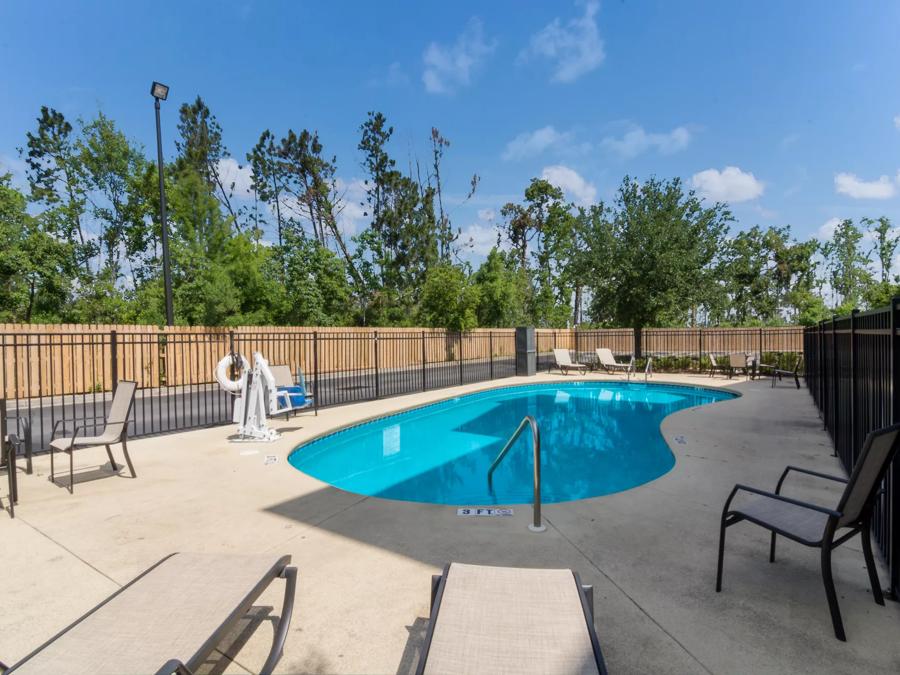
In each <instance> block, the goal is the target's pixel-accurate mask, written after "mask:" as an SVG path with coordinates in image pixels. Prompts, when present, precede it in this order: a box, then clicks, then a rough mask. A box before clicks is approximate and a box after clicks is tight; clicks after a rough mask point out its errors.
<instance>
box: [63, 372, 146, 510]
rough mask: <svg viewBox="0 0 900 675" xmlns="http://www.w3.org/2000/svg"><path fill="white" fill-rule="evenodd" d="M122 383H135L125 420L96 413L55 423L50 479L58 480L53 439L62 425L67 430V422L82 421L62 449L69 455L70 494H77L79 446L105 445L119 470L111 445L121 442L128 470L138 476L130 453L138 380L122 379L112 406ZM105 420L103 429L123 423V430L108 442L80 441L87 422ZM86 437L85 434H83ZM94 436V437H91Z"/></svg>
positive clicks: (116, 468)
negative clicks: (76, 459)
mask: <svg viewBox="0 0 900 675" xmlns="http://www.w3.org/2000/svg"><path fill="white" fill-rule="evenodd" d="M122 385H134V389H133V390H132V392H131V399H130V400H129V402H128V407H127V409H126V411H125V418H124V419H123V420H118V419H116V420H110V419H108V417H107V416H106V415H94V416H92V417H83V418H80V419H78V420H57V421H56V423H55V424H54V425H53V431H52V433H51V435H50V481H51V482H53V483H55V482H56V467H55V465H54V455H55V448H54V446H53V441H54V440H55V439H56V432H57V429H58V428H59V426H60V425H62V427H63V429H64V430H65V425H66V424H71V423H74V422H80V424H77V425H76V426H75V428H74V430H73V432H72V436H71V437H70V438H69V440H70V442H69V447H68V448H66V449H64V450H62V452H65V453H68V455H69V494H75V450H76V449H78V448H79V447H81V448H93V447H96V446H98V445H103V446H105V447H106V455H107V457H109V463H110V465H111V466H112V470H113V471H118V470H119V465H118V464H116V460H115V458H114V457H113V454H112V448H111V447H110V446H111V445H113V444H114V443H119V444H121V446H122V454H124V455H125V462H126V463H127V464H128V470H129V471H130V472H131V477H132V478H137V473H135V470H134V464H133V463H132V461H131V456H130V455H129V454H128V423H129V419H130V417H131V410H132V408H133V407H134V399H135V396H136V394H137V382H135V381H133V380H120V381H119V383H118V386H117V388H116V393H115V394H113V402H112V404H111V406H110V408H112V407H113V406H115V401H116V396H117V395H119V391H121V387H122ZM101 419H102V420H104V427H103V431H104V433H105V432H106V428H107V427H108V426H109V425H111V424H121V425H122V431H121V432H120V433H119V434H118V435H117V436H115V437H113V438H111V439H110V440H109V441H108V442H106V443H84V442H82V443H78V435H79V434H80V433H81V432H82V431H84V429H85V428H87V427H88V426H90V425H88V424H86V422H96V421H97V420H101ZM103 435H104V434H103V433H101V434H100V436H99V437H102V436H103ZM82 438H84V436H82ZM90 438H94V437H90Z"/></svg>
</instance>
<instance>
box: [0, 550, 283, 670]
mask: <svg viewBox="0 0 900 675" xmlns="http://www.w3.org/2000/svg"><path fill="white" fill-rule="evenodd" d="M176 555H178V553H170V554H169V555H167V556H166V557H165V558H163V559H162V560H160V561H159V562H158V563H155V564H154V565H151V566H150V567H149V568H147V569H146V570H144V571H143V572H141V573H140V574H139V575H138V576H137V577H135V578H134V579H132V580H131V581H130V582H128V583H127V584H125V585H124V586H122V588H120V589H119V590H117V591H116V592H115V593H113V594H112V595H110V596H109V597H108V598H106V599H105V600H103V602H101V603H100V604H98V605H97V606H96V607H94V608H93V609H91V610H90V611H88V612H87V613H85V614H83V615H82V616H81V617H79V618H78V619H76V620H75V621H73V622H72V623H71V624H69V625H68V626H66V627H65V628H63V629H62V630H61V631H60V632H59V633H57V634H56V635H54V636H53V637H52V638H50V639H49V640H47V641H46V642H45V643H44V644H42V645H41V646H40V647H38V648H37V649H35V650H34V651H32V652H31V653H30V654H28V655H27V656H26V657H24V658H23V659H21V660H20V661H19V662H18V663H15V664H14V665H13V666H12V667H7V666H6V665H5V664H3V663H2V662H0V673H2V675H7V674H8V673H15V671H16V670H17V669H18V668H19V667H20V666H23V665H26V666H27V662H28V661H29V659H31V658H32V657H34V656H36V655H37V654H39V653H40V652H41V651H43V650H44V649H46V648H47V647H48V646H50V645H51V644H53V643H54V642H56V641H57V640H59V639H60V638H62V637H64V636H65V635H66V633H68V632H69V631H70V630H72V629H73V628H75V627H76V626H77V625H78V624H80V623H81V622H83V621H84V620H86V619H87V618H88V617H90V616H91V615H93V614H95V613H96V612H101V611H103V607H104V606H105V605H106V604H107V603H109V602H110V601H111V600H113V599H114V598H115V597H116V596H118V595H120V594H122V593H124V592H125V591H127V590H128V589H130V588H131V587H132V586H135V585H136V584H140V582H141V580H142V579H143V578H144V577H146V576H147V575H148V574H150V573H151V572H152V571H153V570H155V569H156V568H157V567H159V566H160V565H162V564H163V563H165V562H166V561H167V560H169V559H170V558H172V557H173V556H176ZM290 562H291V556H290V555H284V556H281V558H279V559H278V561H277V562H276V564H275V565H274V566H273V567H272V568H271V570H270V571H269V572H268V574H266V575H265V576H263V577H262V579H260V581H259V582H258V583H257V584H256V586H254V587H253V588H252V589H250V591H249V592H248V593H247V595H246V596H245V597H244V599H243V601H242V602H241V603H240V604H239V606H238V607H237V608H236V609H235V610H234V611H233V612H232V613H231V614H229V616H228V617H226V619H225V620H224V621H223V622H222V623H221V624H220V625H219V627H218V628H217V629H216V630H215V631H214V632H213V634H212V635H210V636H209V638H208V639H207V640H206V641H205V642H204V643H203V644H202V645H200V647H199V649H198V650H197V651H196V653H195V654H194V655H193V657H192V658H191V659H189V660H188V662H187V663H184V662H182V661H180V660H179V659H169V660H168V661H166V662H165V663H164V664H163V665H162V667H160V668H159V670H157V671H155V673H156V675H172V674H173V673H176V674H177V675H193V673H194V671H195V670H197V669H198V668H199V667H200V666H201V665H202V664H203V662H204V660H205V659H206V658H207V657H208V656H209V655H210V654H211V653H212V651H213V650H214V649H215V648H216V647H217V646H218V645H219V643H220V642H221V641H222V640H223V639H224V638H225V636H226V635H227V634H228V633H229V631H230V630H231V629H232V628H233V627H234V626H235V624H237V623H238V622H239V621H240V620H241V619H242V618H243V617H244V616H245V615H246V614H247V612H248V611H249V610H250V608H251V607H252V606H253V603H254V602H255V601H256V599H257V598H259V596H260V595H262V593H263V591H265V590H266V589H267V588H268V587H269V586H270V585H271V583H272V582H273V581H275V579H284V580H285V587H284V600H283V602H282V607H281V615H280V616H279V619H278V624H277V625H276V626H275V634H274V638H273V640H272V647H271V649H270V650H269V655H268V656H267V658H266V662H265V663H264V664H263V667H262V668H261V669H260V671H259V672H260V675H269V674H270V673H271V672H272V671H273V670H274V668H275V666H276V664H277V663H278V661H279V660H280V659H281V657H282V655H283V653H284V644H285V642H286V640H287V636H288V631H289V630H290V627H291V616H292V615H293V612H294V596H295V595H296V589H297V568H296V567H293V566H291V565H290ZM98 644H99V643H98Z"/></svg>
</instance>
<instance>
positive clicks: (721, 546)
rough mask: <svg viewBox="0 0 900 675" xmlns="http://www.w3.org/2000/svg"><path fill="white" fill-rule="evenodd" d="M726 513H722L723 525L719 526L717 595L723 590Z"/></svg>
mask: <svg viewBox="0 0 900 675" xmlns="http://www.w3.org/2000/svg"><path fill="white" fill-rule="evenodd" d="M726 527H728V526H727V525H726V524H725V513H724V512H723V513H722V523H721V525H720V526H719V564H718V565H717V567H716V593H719V592H721V590H722V563H723V562H724V559H725V528H726Z"/></svg>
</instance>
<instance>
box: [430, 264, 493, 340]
mask: <svg viewBox="0 0 900 675" xmlns="http://www.w3.org/2000/svg"><path fill="white" fill-rule="evenodd" d="M478 301H479V291H478V287H477V286H474V285H472V284H471V283H470V281H469V279H468V278H467V276H466V273H465V271H464V270H463V269H462V268H461V267H459V266H457V265H452V264H449V263H438V264H437V265H435V266H433V267H432V268H431V269H430V270H429V271H428V276H427V277H426V278H425V285H424V287H423V289H422V305H421V308H420V310H419V317H420V320H421V322H422V323H423V324H424V325H426V326H434V327H436V328H447V329H449V330H460V331H465V330H471V329H472V328H475V327H476V326H477V325H478V313H477V312H478Z"/></svg>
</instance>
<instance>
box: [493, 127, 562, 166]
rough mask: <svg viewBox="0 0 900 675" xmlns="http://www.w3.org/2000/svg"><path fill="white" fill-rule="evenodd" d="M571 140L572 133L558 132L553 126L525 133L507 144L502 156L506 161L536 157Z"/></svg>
mask: <svg viewBox="0 0 900 675" xmlns="http://www.w3.org/2000/svg"><path fill="white" fill-rule="evenodd" d="M571 138H572V134H571V133H568V132H560V131H557V130H556V129H555V128H554V127H552V126H546V127H542V128H540V129H536V130H534V131H525V132H523V133H521V134H519V135H518V136H516V137H515V138H514V139H512V140H511V141H510V142H509V143H507V144H506V149H505V150H504V151H503V155H502V156H503V159H505V160H512V159H525V158H526V157H534V156H536V155H540V154H541V153H542V152H545V151H546V150H548V149H550V148H553V147H559V146H560V145H563V144H565V143H568V142H569V141H570V140H571Z"/></svg>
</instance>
